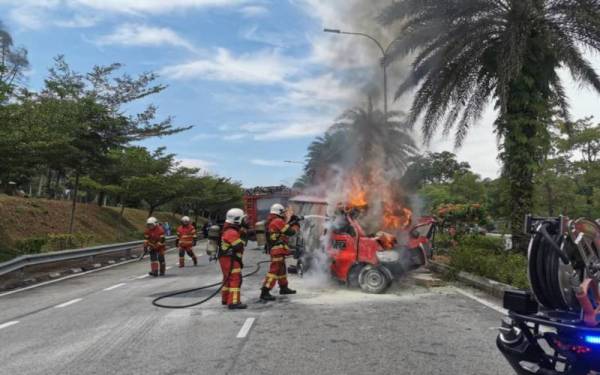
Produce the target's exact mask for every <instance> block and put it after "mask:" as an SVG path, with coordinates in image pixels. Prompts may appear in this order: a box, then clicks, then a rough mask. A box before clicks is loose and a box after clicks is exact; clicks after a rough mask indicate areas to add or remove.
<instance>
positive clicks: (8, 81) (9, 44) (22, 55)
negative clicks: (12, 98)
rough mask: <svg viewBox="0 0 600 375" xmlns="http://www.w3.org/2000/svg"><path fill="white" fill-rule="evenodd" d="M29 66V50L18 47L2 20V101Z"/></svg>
mask: <svg viewBox="0 0 600 375" xmlns="http://www.w3.org/2000/svg"><path fill="white" fill-rule="evenodd" d="M28 67H29V61H28V59H27V50H26V49H25V48H22V47H21V48H16V47H15V46H14V43H13V39H12V37H11V35H10V33H9V32H8V31H7V30H6V28H5V27H4V25H3V24H2V22H0V103H3V102H4V101H5V100H6V99H7V98H8V95H9V94H10V93H11V92H12V91H13V89H14V88H15V86H16V84H17V83H18V82H19V81H20V80H21V79H22V78H23V73H24V72H25V70H26V69H27V68H28Z"/></svg>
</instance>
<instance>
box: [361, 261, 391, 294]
mask: <svg viewBox="0 0 600 375" xmlns="http://www.w3.org/2000/svg"><path fill="white" fill-rule="evenodd" d="M390 282H391V280H390V279H389V277H388V276H387V275H386V274H385V273H384V272H383V271H381V270H380V269H379V268H377V267H373V266H367V267H364V268H363V269H362V270H361V271H360V273H359V275H358V284H359V285H360V289H362V291H363V292H365V293H372V294H380V293H383V292H384V291H385V290H386V289H387V288H388V287H389V286H390Z"/></svg>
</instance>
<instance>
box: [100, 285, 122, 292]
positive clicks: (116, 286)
mask: <svg viewBox="0 0 600 375" xmlns="http://www.w3.org/2000/svg"><path fill="white" fill-rule="evenodd" d="M123 285H126V284H125V283H120V284H116V285H113V286H109V287H108V288H104V289H103V290H105V291H109V290H113V289H117V288H120V287H122V286H123Z"/></svg>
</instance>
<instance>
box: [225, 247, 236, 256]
mask: <svg viewBox="0 0 600 375" xmlns="http://www.w3.org/2000/svg"><path fill="white" fill-rule="evenodd" d="M224 254H225V256H228V257H232V258H235V257H236V256H235V250H233V249H229V250H226V251H225V252H224Z"/></svg>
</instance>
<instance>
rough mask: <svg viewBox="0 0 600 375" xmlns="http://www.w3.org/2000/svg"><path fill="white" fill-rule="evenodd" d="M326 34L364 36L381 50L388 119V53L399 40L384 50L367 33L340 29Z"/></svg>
mask: <svg viewBox="0 0 600 375" xmlns="http://www.w3.org/2000/svg"><path fill="white" fill-rule="evenodd" d="M323 31H324V32H326V33H333V34H346V35H358V36H362V37H365V38H368V39H370V40H372V41H373V42H374V43H375V44H376V45H377V47H378V48H379V50H380V51H381V55H382V59H381V67H382V69H383V113H384V114H385V117H386V118H387V113H388V88H387V86H388V83H387V64H388V61H387V58H388V53H389V52H390V47H391V46H392V45H393V44H394V43H396V42H397V41H398V39H394V40H393V41H392V42H391V43H390V44H389V45H388V46H387V48H383V46H382V45H381V43H379V41H378V40H377V39H375V38H374V37H372V36H370V35H368V34H365V33H354V32H349V31H341V30H339V29H323Z"/></svg>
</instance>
